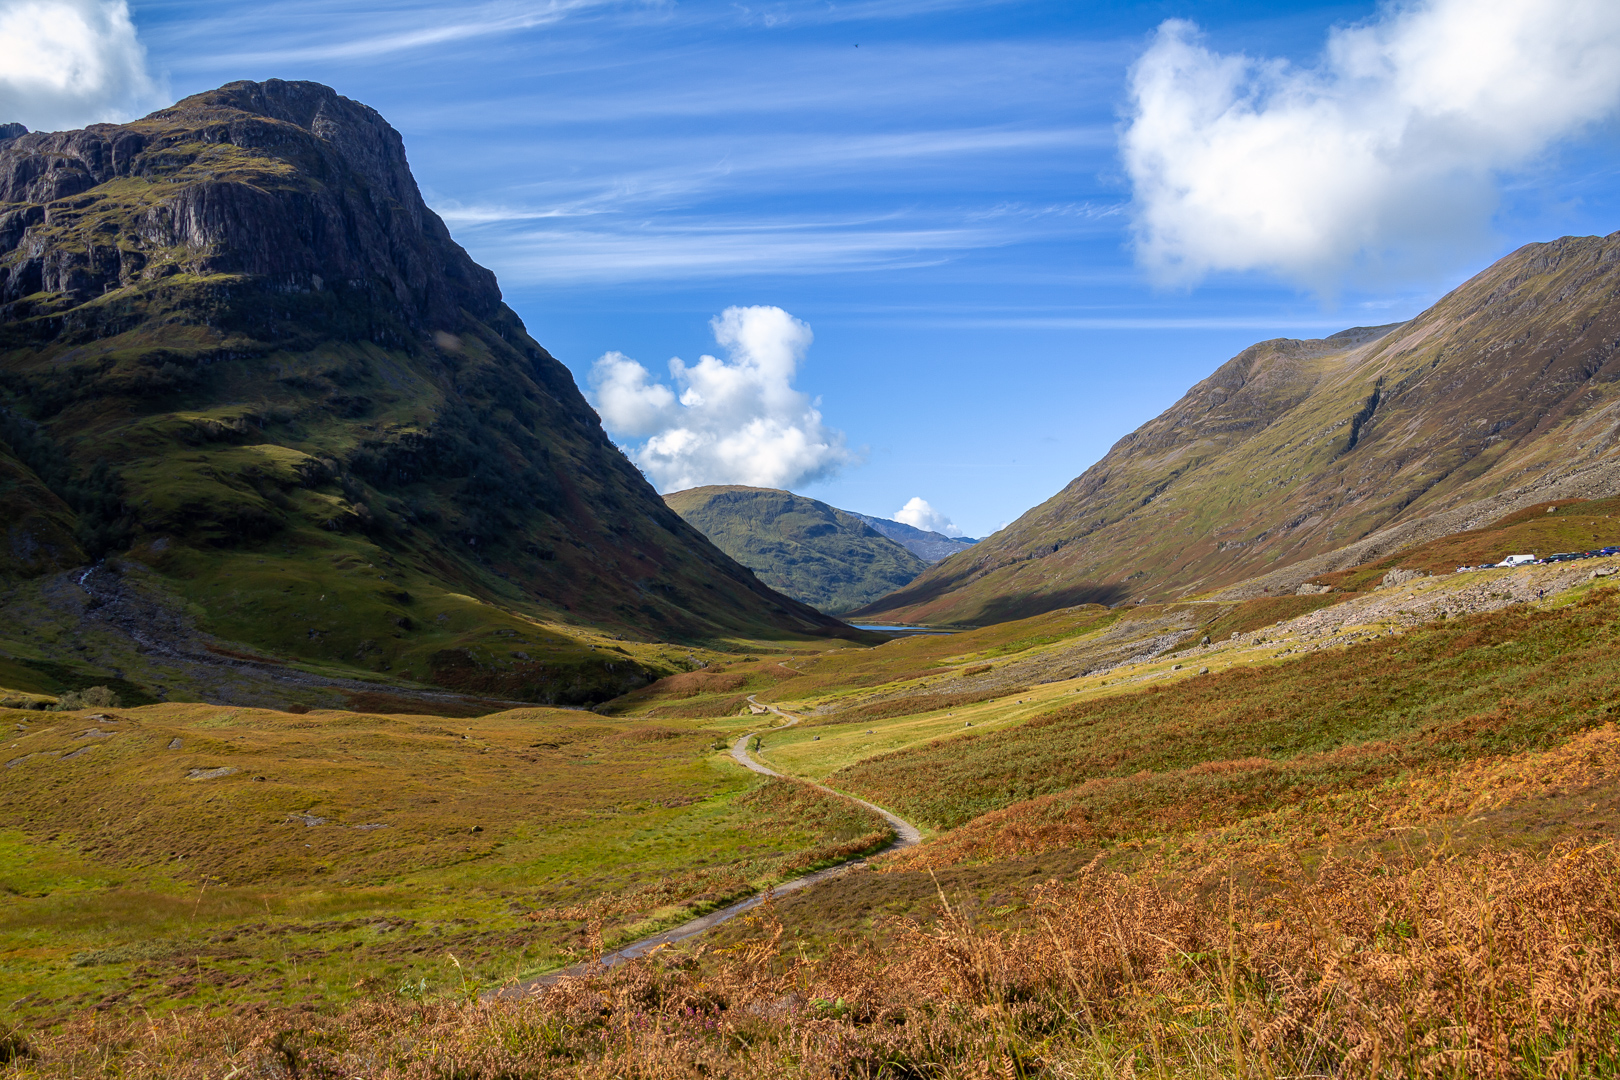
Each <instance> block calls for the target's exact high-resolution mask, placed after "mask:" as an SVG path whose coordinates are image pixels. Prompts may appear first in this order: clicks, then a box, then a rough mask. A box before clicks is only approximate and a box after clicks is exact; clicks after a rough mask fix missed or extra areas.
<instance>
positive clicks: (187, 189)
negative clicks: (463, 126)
mask: <svg viewBox="0 0 1620 1080" xmlns="http://www.w3.org/2000/svg"><path fill="white" fill-rule="evenodd" d="M0 204H4V205H5V206H6V211H5V212H4V213H3V214H0V260H3V263H0V303H4V304H5V305H7V307H6V308H5V309H4V314H5V315H6V316H7V317H8V318H17V317H27V316H29V315H37V314H44V313H47V312H51V311H61V310H64V309H70V308H73V307H77V306H80V305H83V304H84V303H86V302H87V301H90V300H93V299H95V298H97V297H100V296H103V295H104V294H106V293H108V292H111V291H114V290H117V289H121V288H130V287H138V286H140V285H143V284H149V283H152V282H155V281H161V280H162V279H163V278H165V277H172V276H176V275H195V276H200V277H208V276H214V275H244V276H251V277H254V278H256V279H258V282H257V284H258V285H259V286H260V287H271V288H279V289H282V290H285V291H288V292H303V293H320V292H323V291H327V290H335V291H337V292H338V293H339V294H340V295H341V296H342V299H343V300H344V302H345V303H347V304H351V305H353V304H364V305H367V306H380V307H381V308H383V309H385V310H387V312H388V314H389V315H391V316H393V317H394V318H396V319H398V320H399V321H400V322H402V323H403V324H405V325H406V326H408V327H410V328H411V329H415V330H420V329H423V328H426V329H434V328H438V329H443V330H451V331H453V330H454V329H455V328H456V327H457V326H458V325H459V324H460V322H461V314H460V313H461V311H462V310H466V311H467V312H468V313H469V314H471V315H472V316H473V317H475V318H478V319H483V320H490V319H494V318H497V317H498V316H499V313H500V310H501V295H500V290H499V289H498V288H497V287H496V284H495V276H494V275H493V274H491V273H490V272H489V271H488V270H485V269H484V268H483V267H481V266H478V265H477V264H476V263H474V262H473V261H472V259H470V258H469V257H468V256H467V253H466V252H465V251H463V250H462V249H461V248H460V246H458V245H457V244H456V243H455V242H454V241H453V240H451V238H450V233H449V231H448V230H447V229H446V228H445V225H444V222H443V221H441V220H440V219H439V217H438V215H436V214H434V213H433V212H432V211H431V210H429V209H428V208H427V206H426V205H425V204H424V203H423V202H422V197H421V194H420V193H419V192H418V190H417V187H416V182H415V180H414V179H413V178H412V176H411V171H410V167H409V165H408V164H407V163H406V159H405V147H404V144H403V142H402V141H401V139H400V137H399V133H398V132H396V131H395V130H394V129H393V128H391V127H389V126H388V124H387V122H386V121H384V120H383V118H382V117H381V116H379V115H378V114H377V113H376V112H375V111H374V110H372V109H369V108H367V107H366V106H364V105H361V104H360V103H358V102H354V101H350V100H349V99H347V98H344V97H340V96H339V95H337V94H336V93H334V92H332V91H331V90H329V89H328V88H326V87H324V86H319V85H316V84H314V83H289V82H280V81H270V82H266V83H247V82H243V83H232V84H231V85H229V86H226V87H224V88H222V89H220V90H217V91H214V92H212V93H209V94H203V95H199V96H198V97H195V98H189V99H187V100H186V101H183V102H181V103H180V104H178V105H176V106H175V107H173V108H172V109H165V110H163V111H162V112H158V113H154V114H152V115H151V116H149V117H147V118H146V119H144V120H141V121H138V122H136V123H134V124H127V125H109V124H98V125H95V126H93V127H90V128H87V129H85V130H83V131H67V132H54V133H44V132H39V133H33V134H25V135H21V136H20V137H16V138H13V139H11V140H10V141H9V142H7V143H5V144H4V146H3V147H0ZM25 298H33V299H31V300H26V301H25ZM87 314H88V313H87ZM377 329H378V331H379V333H380V335H381V336H383V337H388V336H389V334H388V332H387V331H385V330H383V329H382V328H381V327H378V328H377Z"/></svg>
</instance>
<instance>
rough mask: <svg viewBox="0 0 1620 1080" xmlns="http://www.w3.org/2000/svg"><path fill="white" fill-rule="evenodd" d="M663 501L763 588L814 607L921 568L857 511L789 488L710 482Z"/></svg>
mask: <svg viewBox="0 0 1620 1080" xmlns="http://www.w3.org/2000/svg"><path fill="white" fill-rule="evenodd" d="M664 502H665V503H667V504H668V505H669V506H670V507H671V508H672V509H673V510H675V512H676V513H678V514H680V515H681V517H683V518H685V519H686V520H687V521H688V522H690V523H691V524H692V525H693V526H695V527H696V528H697V529H699V530H700V531H701V532H702V533H703V534H704V535H705V536H707V537H708V538H709V539H710V540H712V541H713V542H714V543H715V544H716V546H718V547H719V548H720V549H721V550H722V551H724V552H726V553H727V554H728V555H730V556H731V557H732V558H734V559H736V560H737V561H738V562H740V563H742V564H743V565H744V566H748V567H751V568H752V569H753V571H754V573H756V574H758V575H759V577H760V579H761V580H762V581H764V582H765V583H766V584H767V585H769V586H770V587H771V588H773V589H777V590H779V591H781V592H783V593H786V594H787V595H788V596H792V597H794V598H795V599H797V600H801V601H803V602H804V603H807V604H810V605H811V606H812V607H815V608H817V609H818V610H821V611H828V612H840V611H847V610H849V609H850V608H854V607H859V606H860V605H862V604H865V603H868V602H870V601H871V600H873V599H875V598H876V597H878V596H881V595H884V594H885V593H888V592H890V591H892V590H894V589H895V588H898V587H899V586H901V585H904V584H906V583H907V582H909V581H911V580H912V579H913V578H915V577H916V576H917V575H918V574H920V573H922V571H923V569H924V568H925V567H926V566H927V563H926V562H924V561H923V560H922V559H921V558H919V557H918V556H916V555H915V554H913V553H912V552H911V551H910V550H908V549H907V548H906V547H905V546H904V545H902V544H900V543H898V542H896V541H894V540H891V539H889V538H888V537H886V536H884V535H883V534H882V533H881V532H879V531H878V530H877V529H875V528H873V527H872V526H871V525H870V524H868V523H867V521H866V519H865V518H864V517H863V516H862V515H860V514H855V513H851V512H850V511H847V510H840V509H838V508H837V507H835V506H830V505H828V504H827V503H824V502H821V501H820V500H817V499H811V498H808V497H806V496H803V495H795V494H794V493H792V492H791V491H781V490H779V489H776V488H756V487H748V486H746V485H741V484H716V485H709V486H706V487H697V488H688V489H687V490H685V491H675V492H671V493H669V494H668V495H665V496H664Z"/></svg>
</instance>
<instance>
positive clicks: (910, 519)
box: [894, 496, 962, 536]
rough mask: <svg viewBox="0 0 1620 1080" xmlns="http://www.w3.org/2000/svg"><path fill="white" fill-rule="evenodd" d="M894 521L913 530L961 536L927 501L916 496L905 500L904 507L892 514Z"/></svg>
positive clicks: (959, 531)
mask: <svg viewBox="0 0 1620 1080" xmlns="http://www.w3.org/2000/svg"><path fill="white" fill-rule="evenodd" d="M894 520H896V521H898V522H900V524H902V525H910V526H911V527H912V528H913V529H923V530H926V531H928V532H937V533H943V534H944V535H946V536H961V535H962V530H961V529H958V528H957V527H956V525H955V523H953V522H952V521H951V519H950V518H948V517H946V516H945V515H944V514H942V513H940V512H939V511H938V510H935V509H934V508H933V507H932V506H929V505H928V501H927V500H926V499H923V498H921V497H918V496H913V497H912V498H911V499H909V500H907V502H906V505H904V506H902V507H901V508H900V509H898V510H896V511H895V512H894Z"/></svg>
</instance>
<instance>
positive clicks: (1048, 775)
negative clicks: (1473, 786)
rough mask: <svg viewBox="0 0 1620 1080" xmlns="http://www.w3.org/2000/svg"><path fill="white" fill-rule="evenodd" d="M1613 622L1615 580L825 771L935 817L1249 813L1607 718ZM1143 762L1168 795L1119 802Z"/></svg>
mask: <svg viewBox="0 0 1620 1080" xmlns="http://www.w3.org/2000/svg"><path fill="white" fill-rule="evenodd" d="M1617 620H1620V593H1617V592H1616V591H1615V590H1612V589H1604V590H1600V591H1597V592H1594V593H1591V594H1590V595H1588V597H1587V598H1586V599H1585V600H1583V601H1581V602H1580V603H1578V604H1576V605H1574V606H1570V607H1565V608H1561V609H1557V610H1554V611H1550V612H1546V611H1526V610H1524V609H1522V608H1521V609H1509V610H1507V611H1504V612H1499V613H1496V614H1491V615H1483V616H1473V617H1469V618H1464V619H1457V620H1450V621H1447V622H1445V623H1441V624H1438V625H1433V626H1428V627H1424V628H1421V629H1419V630H1415V631H1413V632H1411V633H1408V634H1405V635H1402V636H1400V637H1395V638H1386V639H1384V640H1381V641H1377V642H1373V643H1369V644H1365V645H1361V646H1358V647H1356V648H1354V649H1348V650H1335V651H1328V652H1321V653H1313V654H1310V655H1307V656H1304V657H1302V658H1300V659H1298V660H1296V661H1294V662H1292V663H1288V664H1281V665H1274V666H1260V667H1255V668H1233V669H1229V670H1227V671H1223V672H1219V673H1215V674H1211V675H1209V676H1202V677H1198V678H1195V679H1185V680H1183V681H1181V682H1179V683H1175V684H1173V685H1167V686H1162V687H1159V686H1155V687H1152V688H1149V689H1148V690H1145V691H1142V692H1138V693H1128V694H1121V695H1118V696H1113V697H1106V698H1100V699H1097V700H1092V701H1086V702H1082V703H1079V704H1076V705H1072V706H1069V707H1066V708H1062V709H1058V710H1054V711H1052V712H1050V713H1048V714H1047V715H1045V716H1042V717H1039V718H1038V719H1035V720H1031V721H1029V722H1027V723H1025V724H1023V725H1021V726H1019V727H1016V728H1014V729H1012V730H1009V731H1007V732H1003V733H998V734H995V735H980V736H971V737H964V738H959V739H955V740H952V741H951V742H950V743H949V744H946V745H940V746H930V747H921V748H914V749H911V750H906V751H902V752H899V753H896V754H891V755H885V756H880V757H876V758H873V759H871V760H869V761H866V762H864V763H862V764H860V765H856V766H851V767H849V768H846V769H844V770H842V771H840V772H838V773H836V774H834V775H833V776H832V777H831V778H830V780H831V782H832V783H833V784H834V785H835V786H837V787H839V788H840V789H843V790H848V791H851V792H853V793H855V794H859V795H861V796H862V797H864V798H868V799H871V800H872V801H874V802H876V803H878V804H879V805H882V806H887V807H888V808H889V809H891V810H894V811H895V812H897V813H900V814H902V815H903V816H909V817H912V818H913V819H915V820H918V821H920V822H923V823H926V824H928V825H931V826H934V827H936V828H949V827H954V826H957V825H960V824H963V823H964V822H966V821H968V820H970V819H971V818H974V817H977V816H978V815H980V814H984V813H988V812H990V811H993V810H998V809H1001V808H1002V807H1005V806H1008V805H1010V804H1012V803H1014V802H1018V801H1020V800H1024V799H1030V798H1033V797H1036V796H1040V795H1046V794H1052V793H1055V792H1058V791H1061V790H1064V789H1069V788H1078V793H1077V794H1076V796H1075V799H1076V804H1075V807H1074V813H1075V814H1077V815H1081V816H1088V817H1092V816H1094V817H1095V820H1096V821H1097V822H1098V827H1099V828H1101V829H1105V830H1107V831H1109V832H1110V833H1111V834H1112V835H1119V834H1121V833H1122V832H1125V831H1128V830H1131V829H1138V828H1140V829H1153V828H1157V827H1158V825H1157V822H1158V816H1159V815H1161V814H1182V815H1188V814H1190V815H1201V814H1207V815H1209V816H1210V817H1212V818H1214V817H1218V816H1219V815H1221V814H1223V813H1230V812H1240V810H1239V808H1242V809H1241V812H1252V809H1253V807H1255V806H1259V805H1274V804H1277V803H1281V802H1285V801H1292V800H1300V799H1304V798H1308V797H1311V796H1312V795H1314V794H1318V793H1324V792H1327V791H1331V790H1339V789H1342V788H1344V787H1348V786H1354V785H1361V784H1366V783H1370V782H1376V780H1377V779H1378V778H1380V777H1382V776H1385V775H1389V773H1390V772H1392V771H1398V770H1400V769H1403V768H1409V767H1412V766H1414V765H1417V764H1421V763H1425V762H1430V761H1436V760H1449V761H1454V762H1455V761H1461V760H1465V759H1468V758H1471V757H1478V756H1483V755H1490V754H1499V753H1502V752H1504V751H1506V750H1508V749H1522V748H1525V747H1531V746H1547V745H1552V744H1554V743H1556V742H1558V741H1560V740H1562V739H1565V738H1567V737H1568V736H1569V735H1571V734H1573V733H1574V732H1576V731H1579V730H1581V729H1582V728H1584V727H1586V726H1589V725H1591V724H1593V723H1597V722H1600V721H1601V719H1602V718H1603V717H1604V716H1606V715H1607V713H1606V712H1603V711H1601V710H1604V709H1606V708H1607V707H1608V705H1609V704H1610V703H1611V702H1613V701H1614V699H1615V696H1616V693H1617V691H1620V663H1617V662H1616V661H1615V659H1614V656H1613V650H1612V648H1611V644H1612V640H1613V634H1614V629H1615V625H1616V622H1617ZM1326 688H1332V692H1324V691H1325V689H1326ZM1256 759H1264V761H1266V762H1268V763H1270V762H1276V763H1277V764H1276V765H1275V766H1274V767H1272V766H1269V765H1268V767H1267V768H1266V769H1263V770H1257V769H1250V770H1248V776H1247V779H1243V780H1238V779H1234V778H1233V777H1232V776H1223V775H1221V774H1220V773H1219V772H1218V771H1211V772H1194V771H1193V770H1194V769H1195V768H1197V767H1201V766H1206V765H1207V764H1208V763H1215V762H1238V763H1248V762H1252V761H1254V760H1256ZM1143 772H1146V773H1150V774H1152V775H1153V776H1154V777H1155V778H1158V779H1159V782H1160V788H1159V790H1158V791H1157V792H1155V793H1152V794H1150V795H1146V796H1143V797H1142V798H1141V799H1140V800H1139V801H1130V802H1126V803H1118V802H1116V801H1115V800H1114V799H1113V797H1112V796H1111V795H1110V792H1111V791H1113V790H1114V789H1113V788H1112V787H1111V786H1110V783H1109V782H1110V781H1116V780H1119V779H1121V778H1125V777H1130V776H1133V775H1135V774H1138V773H1143ZM1086 785H1089V786H1086ZM1212 823H1213V822H1212Z"/></svg>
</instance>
